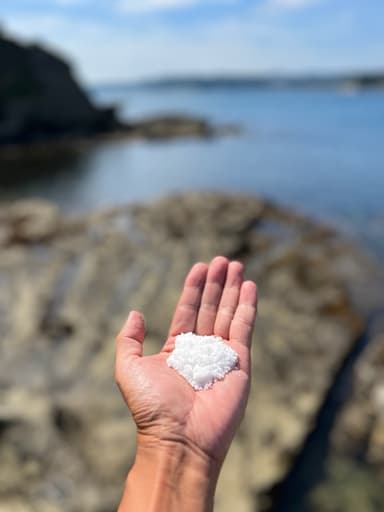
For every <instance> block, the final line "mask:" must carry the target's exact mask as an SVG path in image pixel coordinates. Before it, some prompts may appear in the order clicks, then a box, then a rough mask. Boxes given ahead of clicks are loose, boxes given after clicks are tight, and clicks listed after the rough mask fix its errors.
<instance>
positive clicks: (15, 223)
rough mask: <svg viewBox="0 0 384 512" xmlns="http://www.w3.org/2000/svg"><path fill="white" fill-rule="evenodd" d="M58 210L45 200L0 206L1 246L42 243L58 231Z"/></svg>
mask: <svg viewBox="0 0 384 512" xmlns="http://www.w3.org/2000/svg"><path fill="white" fill-rule="evenodd" d="M58 224H59V212H58V210H57V208H56V207H55V206H54V205H53V204H52V203H49V202H47V201H43V200H36V199H34V200H33V199H31V200H24V201H19V202H17V203H16V204H10V205H9V206H3V207H1V206H0V233H2V236H1V235H0V246H1V245H7V244H12V243H17V242H20V243H23V242H41V241H43V240H46V239H48V238H50V237H52V236H54V235H55V234H56V232H57V230H58Z"/></svg>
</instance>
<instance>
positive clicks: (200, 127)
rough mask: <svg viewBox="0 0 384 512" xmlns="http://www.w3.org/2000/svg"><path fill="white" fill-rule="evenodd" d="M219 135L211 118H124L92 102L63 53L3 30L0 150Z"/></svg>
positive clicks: (1, 42) (0, 37)
mask: <svg viewBox="0 0 384 512" xmlns="http://www.w3.org/2000/svg"><path fill="white" fill-rule="evenodd" d="M215 133H216V128H215V127H213V126H212V125H211V124H210V123H209V122H208V121H206V120H204V119H200V118H194V117H192V116H183V115H178V116H177V115H176V116H163V117H156V118H153V119H144V120H132V121H130V122H122V121H121V120H119V118H118V115H117V113H116V109H115V108H114V107H107V108H100V107H97V106H96V105H95V104H94V103H93V102H92V101H91V99H90V98H89V97H88V95H87V93H86V92H85V90H83V89H82V88H81V86H80V85H79V84H78V83H77V81H76V79H75V77H74V73H73V71H72V69H71V67H70V66H69V64H68V63H67V62H66V60H64V59H63V58H62V57H59V56H57V55H55V54H54V53H52V52H51V51H49V50H47V49H45V48H43V47H42V46H39V45H36V44H31V45H24V44H20V43H19V42H17V41H14V40H11V39H9V38H7V37H6V36H5V35H3V34H2V33H1V32H0V148H1V147H3V146H9V145H11V146H14V145H15V144H17V145H25V144H27V145H30V144H42V143H46V142H57V141H60V142H63V141H65V142H68V141H71V140H72V141H73V140H75V141H78V140H82V139H84V138H93V137H95V136H101V135H107V134H109V135H111V134H114V135H116V136H124V137H133V138H137V137H142V138H148V139H154V138H157V139H164V138H173V137H188V136H198V137H210V136H212V135H214V134H215Z"/></svg>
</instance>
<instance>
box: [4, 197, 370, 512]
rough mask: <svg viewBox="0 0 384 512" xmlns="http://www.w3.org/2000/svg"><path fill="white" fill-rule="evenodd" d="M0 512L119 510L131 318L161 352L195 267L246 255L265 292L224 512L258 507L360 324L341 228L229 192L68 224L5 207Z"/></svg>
mask: <svg viewBox="0 0 384 512" xmlns="http://www.w3.org/2000/svg"><path fill="white" fill-rule="evenodd" d="M0 246H1V253H0V282H1V288H0V333H1V336H0V464H1V467H2V468H3V470H2V471H0V509H1V510H4V511H5V512H15V511H16V510H23V511H24V510H25V511H32V510H39V511H41V512H48V511H49V512H53V511H59V510H60V511H64V512H75V511H78V510H82V511H83V512H106V511H109V510H110V511H112V510H115V508H116V504H117V502H118V500H119V496H120V493H121V489H122V485H123V481H124V477H125V474H126V472H127V469H128V467H129V464H130V463H131V462H132V457H133V454H134V432H135V428H134V425H133V422H132V420H131V419H130V418H129V416H128V413H127V412H126V409H125V406H124V405H123V403H122V400H121V398H120V396H119V393H118V391H117V389H116V388H115V385H114V383H113V357H114V342H113V339H114V336H115V334H116V332H117V331H118V329H119V328H120V326H121V323H122V321H123V319H124V318H125V316H126V313H127V311H128V310H129V309H130V308H133V307H134V308H138V309H141V310H143V311H144V313H145V315H146V317H147V324H148V335H147V340H146V344H145V350H146V351H147V352H152V351H155V350H158V349H159V346H160V344H161V341H162V339H163V338H164V336H165V335H166V331H167V327H168V324H169V321H170V318H171V314H172V311H173V309H174V306H175V303H176V300H177V296H178V294H179V290H180V287H181V284H182V280H183V278H184V275H185V273H186V271H187V270H188V268H189V267H190V265H191V264H192V263H193V262H195V261H197V260H206V261H207V260H209V259H210V258H212V257H213V256H214V255H217V254H225V255H227V256H229V257H232V258H241V259H242V260H243V261H244V262H245V263H246V266H247V274H248V277H250V278H253V279H256V280H257V281H258V283H259V287H260V295H261V301H260V312H259V319H258V323H257V330H256V336H255V339H254V344H253V384H252V392H251V397H250V402H249V407H248V411H247V415H246V418H245V421H244V422H243V424H242V426H241V430H240V432H239V435H238V436H237V438H236V441H235V442H234V444H233V446H232V449H231V451H230V455H229V457H228V459H227V461H226V464H225V467H224V470H223V474H222V478H221V481H220V485H219V489H218V494H217V506H216V510H217V511H219V512H220V511H222V512H225V511H232V510H234V509H235V510H237V512H251V511H252V512H255V511H257V510H262V509H263V508H264V507H265V506H267V505H268V503H266V496H267V495H268V492H269V490H270V489H271V488H272V487H273V486H274V485H275V484H276V483H278V482H279V481H281V479H283V478H284V477H285V475H286V474H287V471H288V470H289V468H290V466H291V464H292V462H293V460H294V458H295V456H296V455H297V453H298V452H299V451H300V449H301V447H302V444H303V442H304V440H305V438H306V437H307V435H308V433H309V431H310V430H311V429H312V427H313V421H314V418H315V417H316V414H317V411H318V409H319V407H320V405H321V404H322V402H323V400H324V396H325V393H326V392H327V390H328V388H329V386H330V385H331V383H332V380H333V376H334V374H335V372H336V371H337V369H338V367H339V366H340V364H341V362H342V360H343V359H344V358H345V355H346V354H347V353H348V352H349V351H350V350H351V348H352V346H353V344H354V342H355V340H356V337H357V335H358V334H359V333H360V332H361V329H362V327H363V323H362V319H361V317H360V315H359V314H358V313H357V312H356V310H355V308H354V306H353V305H352V302H351V300H350V295H349V291H348V289H349V286H350V285H357V284H358V282H359V280H360V279H361V278H362V274H363V271H362V269H363V268H365V269H366V270H365V271H364V273H365V272H367V271H368V269H367V263H366V262H364V265H363V264H362V260H361V258H360V256H359V255H358V254H357V253H356V251H354V250H353V249H352V248H351V247H349V246H348V245H347V244H346V243H345V242H343V241H341V240H340V239H339V238H338V237H337V236H336V235H335V233H333V232H332V231H331V230H329V229H327V228H324V227H322V226H319V225H318V224H316V223H314V222H312V221H310V220H308V219H306V218H303V217H301V216H299V215H296V214H294V213H292V212H289V211H285V210H283V209H280V208H277V207H276V206H274V205H272V204H269V203H267V202H264V201H261V200H258V199H253V198H247V197H238V196H224V195H219V194H189V195H184V196H177V197H170V198H167V199H164V200H161V201H158V202H157V203H154V204H152V205H137V206H135V207H120V208H115V209H111V210H110V211H105V212H96V213H94V214H91V215H87V216H82V217H78V218H73V217H72V218H69V217H63V216H62V215H60V214H59V212H58V211H57V210H56V208H55V207H54V206H53V205H51V204H49V203H45V202H39V201H28V202H20V203H14V204H11V205H8V206H6V205H4V206H3V207H2V208H1V209H0Z"/></svg>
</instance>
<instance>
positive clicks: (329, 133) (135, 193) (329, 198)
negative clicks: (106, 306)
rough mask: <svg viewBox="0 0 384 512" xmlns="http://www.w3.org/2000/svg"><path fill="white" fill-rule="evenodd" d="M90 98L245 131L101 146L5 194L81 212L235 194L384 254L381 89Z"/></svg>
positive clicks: (112, 92)
mask: <svg viewBox="0 0 384 512" xmlns="http://www.w3.org/2000/svg"><path fill="white" fill-rule="evenodd" d="M93 95H94V97H95V99H96V100H97V101H98V102H101V103H117V104H118V105H120V112H121V116H122V117H125V118H128V117H140V116H142V115H153V114H158V113H169V112H180V113H189V114H193V115H200V116H203V117H206V118H208V119H210V120H211V121H213V122H215V123H218V124H220V123H236V124H239V125H241V126H242V128H243V131H242V133H241V134H240V135H236V136H225V137H221V138H217V139H212V140H178V141H170V142H155V143H154V142H142V141H140V142H139V141H137V142H128V141H114V142H105V143H100V144H99V145H98V146H96V147H92V148H89V149H87V150H86V151H84V152H83V153H82V154H81V156H79V157H77V158H76V159H74V160H69V161H68V162H62V161H61V162H57V164H56V163H51V164H50V165H51V167H52V174H50V175H49V176H48V177H44V178H39V179H38V180H34V181H28V180H27V181H25V183H23V184H22V185H18V186H17V187H16V188H11V189H7V190H6V191H3V197H5V196H6V197H11V198H13V197H25V196H32V195H33V196H36V195H37V196H40V197H46V198H49V199H51V200H54V201H56V202H58V203H59V204H60V205H61V206H62V207H64V208H65V209H70V210H73V209H75V210H76V209H77V210H84V209H92V208H97V207H100V206H108V205H111V204H116V203H126V202H132V201H137V200H149V199H152V198H155V197H159V196H163V195H165V194H168V193H171V192H177V191H183V190H191V189H193V190H196V189H197V190H206V189H209V190H221V191H223V190H224V191H235V192H236V191H238V192H242V193H247V194H255V195H262V196H267V197H268V198H271V199H274V200H277V201H279V202H281V203H283V204H285V205H288V206H292V207H294V208H296V209H298V210H300V211H304V212H308V213H309V214H311V215H313V216H315V217H319V218H321V219H325V220H327V221H328V222H331V223H335V224H336V225H337V226H339V227H340V228H341V229H343V230H345V231H346V232H347V233H348V234H349V235H350V236H357V237H358V238H359V239H360V240H362V241H363V243H365V244H366V245H368V246H370V247H372V248H374V249H376V250H378V252H379V253H384V236H383V235H384V201H383V193H384V93H383V92H379V91H364V92H359V93H356V94H345V93H343V92H342V91H336V90H334V91H332V90H318V91H317V90H307V91H284V90H258V89H251V88H248V89H247V88H238V89H236V88H233V89H230V88H213V89H208V90H206V89H192V88H191V89H182V88H179V89H177V88H173V89H156V88H152V89H150V88H140V87H125V88H100V89H98V90H95V91H93ZM56 166H57V167H58V168H59V167H60V172H59V173H56V174H55V170H56V169H55V167H56Z"/></svg>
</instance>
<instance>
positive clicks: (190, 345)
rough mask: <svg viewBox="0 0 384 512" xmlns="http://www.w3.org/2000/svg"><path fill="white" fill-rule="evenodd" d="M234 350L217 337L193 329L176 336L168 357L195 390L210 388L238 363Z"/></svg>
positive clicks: (168, 361) (169, 363)
mask: <svg viewBox="0 0 384 512" xmlns="http://www.w3.org/2000/svg"><path fill="white" fill-rule="evenodd" d="M237 362H238V355H237V353H236V352H235V351H234V350H233V349H232V348H231V347H229V346H228V345H227V344H226V343H224V342H223V340H222V338H220V337H218V336H198V335H197V334H193V333H192V332H188V333H184V334H179V335H178V336H176V340H175V348H174V350H173V352H172V353H171V354H170V356H169V357H168V359H167V363H168V366H170V367H171V368H174V369H175V370H176V371H177V372H178V373H179V374H180V375H181V376H182V377H184V379H186V380H187V381H188V382H189V384H190V385H191V386H192V387H193V388H194V389H196V390H202V389H209V388H210V387H212V385H213V383H214V382H215V381H217V380H221V379H223V378H224V376H225V375H226V374H227V373H228V372H230V371H232V370H234V369H235V368H236V366H237Z"/></svg>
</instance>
